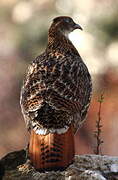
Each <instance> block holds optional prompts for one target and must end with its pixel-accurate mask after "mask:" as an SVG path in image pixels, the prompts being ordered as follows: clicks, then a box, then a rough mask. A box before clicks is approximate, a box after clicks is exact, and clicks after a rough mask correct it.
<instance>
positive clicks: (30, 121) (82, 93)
mask: <svg viewBox="0 0 118 180" xmlns="http://www.w3.org/2000/svg"><path fill="white" fill-rule="evenodd" d="M75 29H80V30H82V27H81V26H80V25H79V24H77V23H75V22H74V20H73V19H72V18H71V17H69V16H58V17H55V18H54V19H53V20H52V23H51V26H50V28H49V31H48V42H47V46H46V49H45V51H44V52H43V53H41V54H40V55H39V56H38V57H36V58H35V59H34V60H33V61H32V62H31V63H30V64H29V66H28V68H27V70H26V75H25V78H24V81H23V86H22V88H21V96H20V105H21V110H22V114H23V117H24V120H25V123H26V128H27V130H28V132H29V134H30V138H29V146H28V154H29V158H30V161H31V164H32V166H33V167H34V168H35V169H36V170H38V171H52V170H55V171H56V170H64V169H65V168H67V167H68V166H69V165H70V164H71V163H72V162H73V160H74V155H75V143H74V136H75V133H76V132H77V130H78V129H79V128H80V127H81V125H82V124H83V122H84V120H85V118H86V114H87V111H88V108H89V105H90V101H91V94H92V80H91V75H90V73H89V71H88V68H87V66H86V65H85V63H84V61H83V60H82V58H81V56H80V54H79V52H78V51H77V49H76V48H75V47H74V45H73V43H72V42H71V40H70V39H69V34H70V33H71V32H72V31H74V30H75Z"/></svg>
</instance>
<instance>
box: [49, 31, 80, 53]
mask: <svg viewBox="0 0 118 180" xmlns="http://www.w3.org/2000/svg"><path fill="white" fill-rule="evenodd" d="M46 51H47V52H48V53H50V52H51V53H55V52H58V53H60V54H76V55H78V51H77V50H76V48H75V47H74V45H73V44H72V42H71V41H70V40H69V38H68V36H67V35H65V34H64V33H62V32H59V31H56V30H55V28H54V29H53V28H51V29H49V33H48V45H47V49H46Z"/></svg>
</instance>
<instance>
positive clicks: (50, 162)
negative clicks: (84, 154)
mask: <svg viewBox="0 0 118 180" xmlns="http://www.w3.org/2000/svg"><path fill="white" fill-rule="evenodd" d="M74 153H75V150H74V134H73V128H72V127H70V128H69V129H68V131H67V132H66V133H64V134H57V133H54V134H52V133H50V134H47V135H39V134H36V133H35V132H34V131H33V130H32V132H31V137H30V144H29V155H30V159H31V162H32V164H33V166H34V167H35V168H36V169H38V170H40V171H44V170H59V169H64V168H66V167H67V166H68V165H69V164H71V163H72V161H73V157H74Z"/></svg>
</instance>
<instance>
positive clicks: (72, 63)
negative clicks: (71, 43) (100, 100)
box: [21, 54, 91, 132]
mask: <svg viewBox="0 0 118 180" xmlns="http://www.w3.org/2000/svg"><path fill="white" fill-rule="evenodd" d="M90 94H91V78H90V74H89V72H88V70H87V67H86V65H85V64H84V63H83V61H82V59H81V57H80V56H77V55H76V56H75V55H74V56H73V57H72V56H70V55H66V57H65V56H63V54H60V55H58V56H57V55H55V54H48V55H47V54H42V55H40V56H39V57H37V58H36V59H35V60H34V61H33V63H32V64H30V66H29V68H28V72H27V76H26V78H25V80H24V86H23V88H22V96H21V97H22V98H21V106H22V109H23V113H24V115H25V120H26V124H27V127H28V128H36V127H37V128H38V129H40V128H44V129H47V132H48V131H50V132H51V130H53V129H61V128H64V127H68V126H69V124H70V123H71V122H73V124H75V132H76V130H77V129H78V127H79V126H80V125H81V123H82V122H83V120H84V118H85V115H86V112H87V109H88V106H89V103H90Z"/></svg>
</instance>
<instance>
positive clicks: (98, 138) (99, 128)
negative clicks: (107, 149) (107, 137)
mask: <svg viewBox="0 0 118 180" xmlns="http://www.w3.org/2000/svg"><path fill="white" fill-rule="evenodd" d="M103 101H104V93H102V94H101V95H100V98H99V99H98V102H99V109H98V119H97V120H96V131H94V137H95V138H96V146H95V149H94V153H95V154H97V155H98V154H101V145H102V144H103V143H104V141H103V140H102V138H101V133H102V124H101V121H102V118H101V107H102V103H103Z"/></svg>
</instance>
